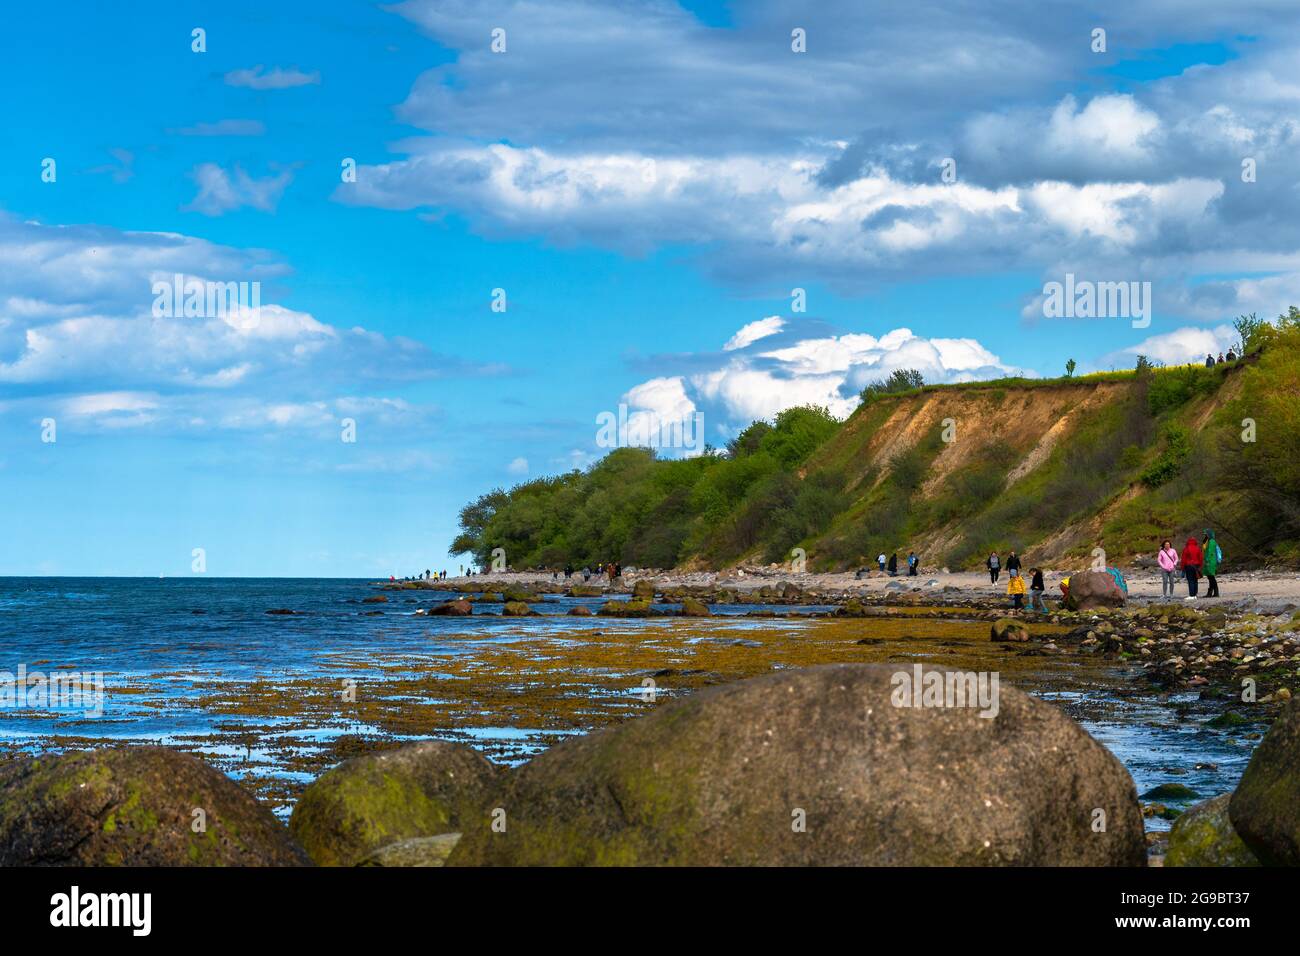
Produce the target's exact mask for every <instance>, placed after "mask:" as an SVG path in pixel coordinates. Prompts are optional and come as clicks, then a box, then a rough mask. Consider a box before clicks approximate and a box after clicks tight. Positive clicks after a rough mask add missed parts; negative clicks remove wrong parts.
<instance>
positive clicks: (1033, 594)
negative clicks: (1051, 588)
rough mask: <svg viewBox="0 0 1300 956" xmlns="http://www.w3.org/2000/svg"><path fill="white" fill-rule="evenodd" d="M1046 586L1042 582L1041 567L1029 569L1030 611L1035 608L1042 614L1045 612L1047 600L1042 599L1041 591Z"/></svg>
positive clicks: (1045, 588)
mask: <svg viewBox="0 0 1300 956" xmlns="http://www.w3.org/2000/svg"><path fill="white" fill-rule="evenodd" d="M1045 590H1047V586H1046V585H1045V584H1043V569H1042V568H1030V569H1029V609H1030V610H1031V611H1032V610H1034V609H1035V608H1037V609H1038V610H1039V611H1042V612H1043V613H1044V614H1046V613H1047V602H1046V601H1044V600H1043V592H1044V591H1045Z"/></svg>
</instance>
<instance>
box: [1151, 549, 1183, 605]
mask: <svg viewBox="0 0 1300 956" xmlns="http://www.w3.org/2000/svg"><path fill="white" fill-rule="evenodd" d="M1156 561H1157V563H1159V565H1160V596H1161V597H1173V596H1174V578H1175V577H1177V575H1178V552H1177V551H1175V550H1174V543H1173V542H1172V541H1170V540H1169V539H1168V538H1166V539H1165V540H1164V541H1162V542H1160V553H1159V554H1157V555H1156Z"/></svg>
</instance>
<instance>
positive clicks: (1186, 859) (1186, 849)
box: [1165, 793, 1259, 866]
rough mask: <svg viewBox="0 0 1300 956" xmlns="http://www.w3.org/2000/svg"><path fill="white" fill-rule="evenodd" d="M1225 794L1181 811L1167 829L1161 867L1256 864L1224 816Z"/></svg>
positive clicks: (1252, 855) (1253, 855) (1226, 810)
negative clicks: (1167, 840)
mask: <svg viewBox="0 0 1300 956" xmlns="http://www.w3.org/2000/svg"><path fill="white" fill-rule="evenodd" d="M1231 798H1232V794H1230V793H1225V794H1223V795H1221V796H1218V797H1215V798H1213V799H1212V800H1206V801H1205V802H1204V803H1198V804H1197V805H1196V806H1194V807H1191V808H1190V809H1189V810H1187V812H1186V813H1183V814H1181V815H1180V816H1179V817H1178V819H1177V820H1176V821H1175V822H1174V826H1173V829H1172V830H1170V831H1169V850H1168V852H1167V853H1166V854H1165V866H1259V860H1257V859H1256V858H1255V854H1254V853H1252V852H1250V847H1248V846H1246V844H1245V843H1244V842H1243V841H1242V839H1241V837H1240V836H1238V835H1237V831H1236V830H1234V829H1233V827H1232V821H1231V820H1230V819H1229V818H1228V802H1229V801H1230V800H1231Z"/></svg>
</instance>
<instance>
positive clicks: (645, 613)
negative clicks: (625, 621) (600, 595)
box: [596, 601, 650, 617]
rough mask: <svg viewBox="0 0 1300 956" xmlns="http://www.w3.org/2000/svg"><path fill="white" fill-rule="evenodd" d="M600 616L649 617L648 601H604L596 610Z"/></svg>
mask: <svg viewBox="0 0 1300 956" xmlns="http://www.w3.org/2000/svg"><path fill="white" fill-rule="evenodd" d="M596 613H597V614H599V615H600V616H601V617H649V616H650V602H649V601H606V602H605V603H604V604H602V605H601V606H600V610H599V611H597V612H596Z"/></svg>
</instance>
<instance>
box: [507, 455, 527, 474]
mask: <svg viewBox="0 0 1300 956" xmlns="http://www.w3.org/2000/svg"><path fill="white" fill-rule="evenodd" d="M506 471H508V472H510V474H512V475H526V474H528V459H527V458H515V459H513V460H512V461H511V462H510V464H508V465H506Z"/></svg>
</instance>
